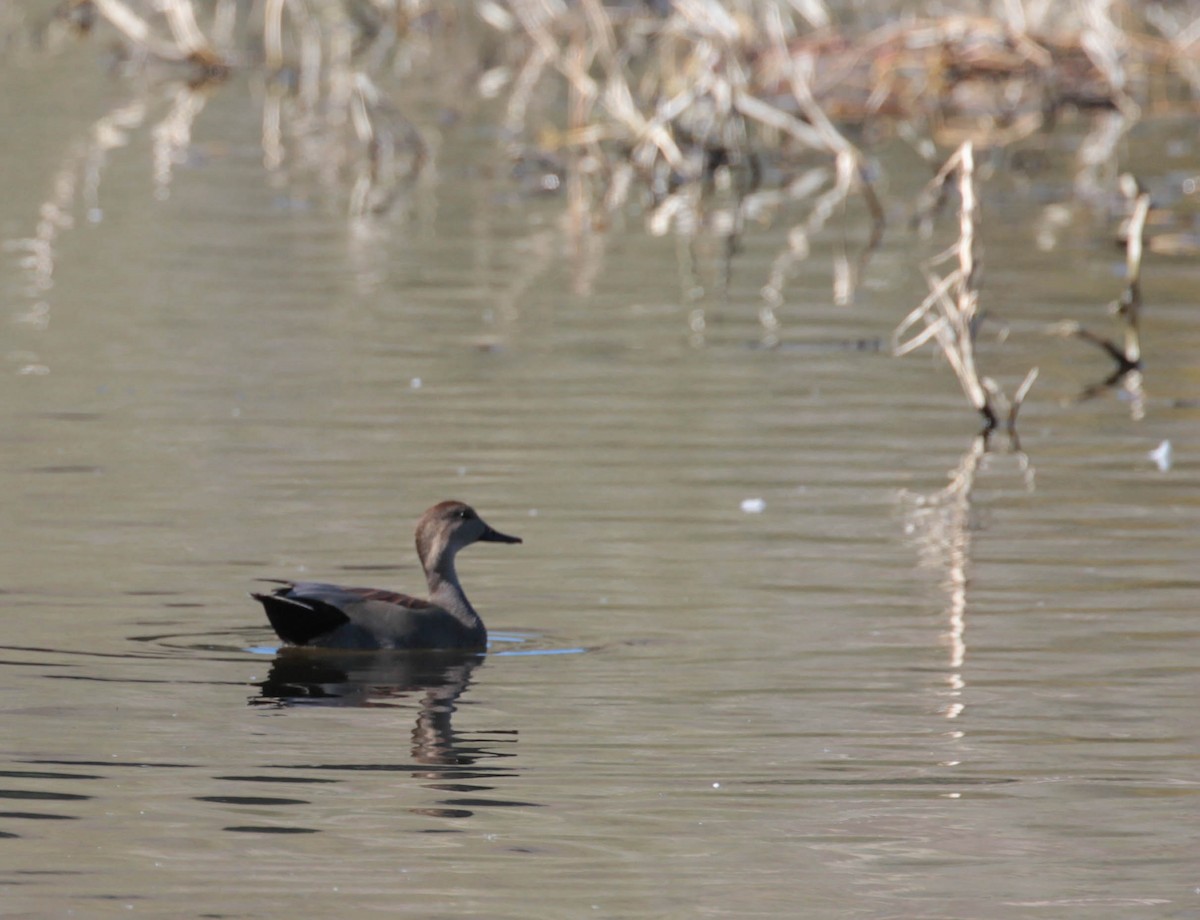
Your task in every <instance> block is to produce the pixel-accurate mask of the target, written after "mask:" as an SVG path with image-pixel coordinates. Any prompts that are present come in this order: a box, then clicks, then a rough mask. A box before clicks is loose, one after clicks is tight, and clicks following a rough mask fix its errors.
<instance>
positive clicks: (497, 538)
mask: <svg viewBox="0 0 1200 920" xmlns="http://www.w3.org/2000/svg"><path fill="white" fill-rule="evenodd" d="M479 539H480V540H485V541H486V542H488V543H520V542H521V538H520V537H510V536H509V535H508V534H506V533H501V532H500V531H498V530H492V528H490V527H489V528H488V529H487V530H485V531H484V532H483V536H482V537H480V538H479Z"/></svg>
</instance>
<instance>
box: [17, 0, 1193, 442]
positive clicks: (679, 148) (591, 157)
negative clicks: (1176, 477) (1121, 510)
mask: <svg viewBox="0 0 1200 920" xmlns="http://www.w3.org/2000/svg"><path fill="white" fill-rule="evenodd" d="M57 9H58V14H57V16H56V17H55V18H54V19H52V20H51V21H50V22H49V23H47V24H45V27H44V28H42V29H41V30H40V31H41V34H42V35H43V36H49V35H50V34H51V33H52V32H54V31H55V28H56V27H57V28H58V30H59V31H60V32H62V31H64V30H67V31H73V32H77V33H85V34H86V33H90V32H99V31H100V30H101V29H104V30H105V31H106V32H111V33H115V34H116V35H117V36H119V38H120V43H121V46H122V51H121V57H122V67H121V71H122V72H123V73H127V74H128V73H151V74H153V75H154V76H155V77H156V78H158V79H160V80H164V81H171V82H172V83H173V85H175V86H176V87H177V88H176V89H174V90H172V91H170V92H171V94H172V95H173V99H172V101H171V103H170V108H171V111H170V113H169V114H168V115H167V116H165V117H164V118H163V119H162V120H161V122H159V123H158V127H157V128H156V129H155V137H156V144H157V147H156V151H157V153H158V154H159V155H156V160H155V164H156V165H155V171H156V180H157V183H158V190H159V193H160V194H166V192H167V190H168V188H169V181H170V173H171V166H172V163H173V162H174V161H175V160H176V159H177V158H178V157H179V156H181V155H182V154H183V152H184V149H185V147H186V146H187V145H188V144H189V143H190V138H191V129H192V125H193V124H194V123H195V120H196V118H197V117H198V115H199V113H200V111H201V109H202V108H203V107H204V102H205V99H206V98H207V97H206V96H205V95H204V94H205V92H215V91H224V90H225V89H226V88H227V87H228V86H229V85H230V81H229V80H228V77H229V76H230V75H231V74H233V73H238V72H241V73H249V74H251V75H252V76H253V78H254V79H253V80H252V81H251V83H250V85H251V86H253V87H255V88H256V89H261V91H262V93H261V105H262V148H263V162H264V165H265V167H266V169H267V171H268V173H269V175H270V176H271V177H272V178H273V179H276V180H278V181H279V182H280V183H281V184H288V185H300V186H303V185H304V184H305V183H309V182H315V183H316V184H317V186H318V187H319V188H321V189H323V190H326V191H327V192H330V193H332V195H334V196H336V199H337V200H339V201H341V202H344V204H345V207H346V210H347V212H348V213H349V214H350V215H351V216H352V217H353V218H362V219H369V218H371V217H372V216H375V215H379V214H382V213H385V212H388V211H389V210H392V209H394V208H395V206H396V202H397V201H398V200H401V199H402V197H403V192H404V190H405V189H406V188H407V186H408V185H409V184H410V183H411V182H412V181H413V180H415V179H416V178H417V177H418V176H420V175H422V174H423V173H424V172H425V167H426V165H427V163H428V161H429V159H430V156H431V150H430V148H429V146H428V145H427V144H426V141H425V138H424V137H423V134H422V132H421V131H419V130H418V129H417V127H416V126H415V125H414V124H413V123H411V122H410V121H409V120H408V119H407V118H406V117H404V116H403V115H402V114H401V106H400V104H399V98H400V94H401V92H402V88H403V86H404V85H405V84H408V85H414V84H421V81H422V79H424V80H425V81H426V85H428V84H432V83H433V82H435V81H436V83H438V84H439V85H442V86H445V85H450V86H453V87H468V86H473V87H475V88H476V89H477V90H478V95H479V97H480V98H482V99H490V100H496V101H498V102H499V103H500V104H501V108H502V112H501V113H500V115H499V116H498V117H499V119H500V121H501V127H502V129H503V130H502V131H501V132H500V138H501V142H502V144H503V146H504V148H505V152H506V153H507V155H508V157H509V160H510V162H511V163H512V164H514V168H515V174H517V175H520V176H525V177H531V178H530V181H526V182H524V183H522V185H523V187H525V188H526V189H527V190H529V191H530V192H533V193H539V194H540V193H545V192H552V193H560V194H562V195H563V199H564V201H565V214H564V221H563V229H564V231H565V235H566V237H567V241H568V252H569V253H571V254H572V255H574V256H576V261H577V262H578V263H579V267H578V270H577V271H578V274H579V281H578V286H580V287H586V285H587V283H588V280H587V279H588V278H589V277H590V276H592V275H594V273H595V270H596V266H597V262H598V260H597V257H596V252H597V247H598V246H602V245H603V243H596V240H597V239H598V238H602V237H603V234H602V233H601V232H599V231H602V230H603V229H604V228H605V227H607V226H610V225H612V224H614V223H616V222H618V221H620V220H621V219H623V217H624V215H625V214H626V213H628V212H631V211H632V212H636V213H640V214H642V215H644V217H645V220H646V226H647V229H648V230H649V232H651V233H654V234H667V233H672V234H675V235H676V236H677V237H678V238H679V239H680V241H681V245H680V247H679V249H680V252H681V255H682V259H681V262H682V268H683V275H684V279H683V287H684V290H685V298H686V299H688V300H689V301H691V302H693V303H694V305H695V309H693V310H692V311H691V313H690V315H689V322H690V326H691V330H692V332H693V334H694V336H695V337H696V338H697V339H699V338H700V337H702V336H703V334H704V330H705V324H706V316H705V310H704V308H703V307H701V306H700V305H699V302H701V301H702V300H703V299H704V298H705V296H706V294H708V293H709V292H712V291H715V292H716V294H717V296H718V297H719V298H723V297H724V296H725V295H727V292H728V290H729V288H730V283H729V279H730V277H731V275H732V263H733V260H734V258H735V256H736V254H737V252H738V251H739V249H740V247H741V240H742V238H743V237H744V235H745V234H746V233H747V232H748V231H749V230H750V229H751V228H753V227H754V226H756V225H759V224H764V223H769V222H783V223H785V226H786V227H787V228H788V232H787V234H786V240H785V243H784V244H783V245H782V246H781V248H780V251H779V252H778V253H777V255H776V257H775V258H774V259H773V260H772V263H771V266H770V268H769V270H768V271H767V275H766V277H765V278H764V279H763V280H762V283H761V285H760V300H759V304H758V306H759V318H760V320H761V323H762V326H763V332H764V338H765V340H766V341H767V342H774V341H775V340H776V339H777V337H778V331H779V328H780V325H781V320H780V308H781V307H782V306H783V305H784V304H785V302H786V291H787V286H788V284H789V282H790V279H791V278H792V277H793V275H794V274H795V273H796V271H797V270H798V267H799V266H801V265H802V264H804V263H806V262H807V260H808V259H809V258H810V257H811V251H812V249H813V246H812V241H813V238H814V237H815V236H817V235H818V234H820V233H822V232H824V231H826V230H827V228H828V227H829V225H830V222H831V221H833V220H835V219H836V218H837V217H839V216H843V215H846V214H847V213H848V212H849V211H850V209H852V208H857V209H859V210H860V211H861V212H862V214H863V215H865V217H866V218H867V219H868V222H869V225H870V227H871V229H870V230H869V231H868V232H867V233H865V234H864V235H865V236H866V237H867V239H864V240H862V241H860V242H858V243H853V244H849V245H848V244H846V243H844V242H843V243H842V246H841V250H840V251H836V252H835V253H834V255H833V256H832V262H833V265H832V272H831V275H832V299H833V301H834V302H835V303H838V304H848V303H850V302H852V301H853V299H854V295H855V290H856V286H857V284H858V279H859V276H860V275H861V273H862V272H863V271H864V270H865V269H866V266H867V260H868V258H869V257H870V255H871V253H872V252H873V250H874V247H875V245H876V244H877V243H878V241H879V238H880V235H881V233H882V229H883V221H884V213H885V208H884V206H883V203H882V202H881V200H880V197H879V196H880V191H879V185H880V184H881V183H877V181H876V175H877V173H878V170H877V168H876V167H875V166H874V165H872V167H871V168H868V167H867V165H866V160H865V157H864V154H863V153H862V150H861V149H860V145H865V144H868V143H871V142H872V141H873V140H877V139H880V138H886V137H891V136H899V137H901V138H903V139H905V140H906V141H908V142H909V143H910V144H911V145H912V146H913V147H914V149H915V150H917V151H918V152H919V153H920V154H921V155H922V156H924V157H925V158H926V159H928V160H929V161H930V162H931V163H932V162H936V161H937V160H938V159H939V158H940V155H939V154H938V148H939V145H940V146H941V147H943V148H944V147H946V146H947V145H954V146H956V147H959V149H960V150H961V149H963V148H962V144H963V143H964V142H969V143H971V144H972V145H973V146H974V147H977V148H984V147H986V148H996V147H999V146H1003V145H1006V144H1013V143H1016V142H1018V141H1020V140H1022V139H1024V138H1028V137H1030V136H1031V135H1032V134H1033V133H1034V132H1036V131H1039V130H1048V129H1049V128H1050V127H1052V126H1053V124H1054V121H1055V119H1056V118H1057V117H1058V116H1059V115H1060V113H1062V112H1064V111H1067V110H1073V111H1086V112H1089V113H1096V114H1095V115H1094V119H1093V124H1092V130H1091V133H1090V134H1089V138H1088V141H1087V142H1086V143H1085V144H1084V145H1083V146H1082V148H1081V150H1080V152H1079V156H1078V166H1077V175H1076V188H1077V191H1078V192H1079V193H1080V194H1081V195H1084V196H1087V197H1089V198H1091V199H1093V200H1100V199H1101V198H1102V196H1104V195H1106V194H1107V192H1108V190H1109V188H1110V187H1111V185H1112V182H1113V181H1114V180H1115V176H1116V174H1117V171H1116V169H1115V166H1114V164H1115V162H1116V157H1117V154H1116V144H1117V141H1118V140H1119V139H1120V138H1122V137H1124V136H1126V135H1127V133H1128V130H1129V128H1130V127H1131V126H1132V125H1133V124H1134V123H1135V121H1136V120H1137V118H1138V117H1139V116H1140V113H1141V111H1142V110H1143V109H1145V108H1146V107H1147V103H1155V104H1158V103H1162V102H1166V103H1167V104H1172V103H1173V100H1172V99H1171V98H1170V88H1171V87H1173V86H1178V85H1179V84H1180V83H1181V82H1182V83H1183V84H1185V85H1186V86H1187V87H1188V88H1190V89H1191V90H1192V91H1193V92H1200V68H1198V67H1197V66H1196V65H1195V63H1194V61H1193V58H1194V57H1195V49H1196V46H1197V40H1196V36H1197V35H1198V34H1200V20H1196V21H1189V20H1187V19H1186V18H1185V16H1184V14H1183V13H1181V12H1180V11H1179V10H1176V9H1170V10H1167V9H1163V8H1161V7H1159V6H1155V7H1151V8H1149V9H1147V10H1145V11H1142V10H1140V9H1138V8H1132V7H1128V6H1124V5H1114V4H1112V3H1110V2H1106V0H1080V2H1077V3H1074V4H1071V5H1070V6H1069V8H1067V9H1063V8H1061V5H1056V4H1023V3H1006V4H1000V5H997V6H996V11H995V12H994V13H993V14H992V15H988V16H984V15H971V14H969V13H963V14H956V15H945V16H934V15H928V16H925V17H920V16H914V17H913V18H911V19H907V20H904V21H902V22H891V23H889V24H887V25H884V26H883V27H880V28H872V27H871V23H870V22H866V21H860V22H857V23H856V22H854V21H853V20H854V18H855V17H856V16H857V17H858V18H859V19H860V20H866V18H867V16H868V15H869V14H867V13H854V14H851V13H846V12H845V11H839V17H835V16H834V15H833V14H832V13H831V11H830V9H829V8H828V7H827V5H826V4H824V3H822V2H820V0H793V2H791V3H784V2H776V0H672V2H670V3H669V4H668V3H656V2H647V3H639V4H631V3H606V2H603V0H577V2H571V3H568V2H563V0H480V2H478V3H473V4H470V5H464V4H462V3H461V2H456V0H406V2H404V3H396V2H395V0H354V2H350V3H347V2H343V0H259V2H256V3H253V4H245V3H242V2H239V0H208V2H206V3H204V4H199V3H196V2H194V0H154V2H152V0H63V2H62V3H61V4H60V5H59V7H58V8H57ZM447 49H453V53H447ZM1168 78H1171V79H1168ZM451 92H453V91H451ZM443 95H444V96H445V95H449V94H448V93H443ZM457 95H458V97H459V98H456V99H455V100H454V103H453V107H455V108H461V107H464V104H465V100H464V99H463V98H462V94H461V93H460V94H457ZM147 117H149V118H152V117H153V116H147ZM851 137H853V138H854V140H853V141H852V140H851ZM957 157H958V159H957V166H958V167H959V175H960V178H961V176H962V175H963V171H962V169H961V167H962V165H963V163H964V162H965V160H964V158H963V155H962V154H961V153H960V154H958V155H957ZM949 172H950V170H949V168H948V167H947V169H944V170H943V171H942V173H943V174H942V181H943V182H944V181H945V179H946V178H947V176H948V174H949ZM967 213H972V212H970V211H968V212H967ZM711 241H716V244H717V246H716V251H717V258H716V260H715V261H717V262H718V263H719V264H718V265H717V266H716V267H715V271H716V277H715V278H712V279H709V280H707V281H706V280H704V271H703V263H704V262H705V261H706V260H705V258H704V255H705V254H706V253H705V251H704V250H705V246H706V245H709V244H710V243H711ZM969 251H970V250H969V248H967V249H964V250H961V251H960V252H969ZM707 254H708V255H711V252H709V253H707ZM708 261H709V262H711V261H713V260H711V259H709V260H708ZM960 263H961V258H960ZM933 267H934V266H933V265H931V266H930V269H931V270H932V268H933ZM957 271H958V272H959V274H960V277H953V275H954V273H952V275H951V276H948V277H947V278H946V279H942V281H944V282H946V284H948V285H955V284H958V283H959V282H960V281H962V282H964V283H969V282H970V280H971V277H972V273H971V272H970V271H967V270H966V268H965V267H964V266H962V265H961V264H960V267H959V269H958V270H957ZM936 283H939V284H940V283H941V282H940V281H939V282H936ZM947 290H948V289H947ZM946 293H947V292H946V291H943V292H942V293H941V294H938V295H935V296H934V299H933V301H932V302H930V303H929V304H928V305H927V307H926V309H925V310H924V311H923V313H924V315H923V316H921V317H913V318H910V321H911V322H913V323H917V324H921V323H929V322H930V320H929V319H928V317H931V316H932V315H933V313H934V312H936V311H937V310H943V307H944V305H945V300H944V296H945V295H946ZM951 299H954V300H956V301H957V302H958V309H959V312H960V315H961V318H963V319H965V320H966V322H967V329H971V325H972V316H973V314H972V313H971V312H970V311H969V310H964V309H963V308H964V307H966V306H969V305H968V304H966V303H965V302H964V300H963V298H962V297H960V296H955V295H951ZM931 311H932V312H931ZM943 319H945V320H946V322H945V323H943V324H942V326H943V328H942V329H939V330H934V329H933V328H932V325H926V326H925V329H926V331H927V332H930V331H932V334H933V336H934V337H935V338H937V340H938V342H939V344H941V345H942V347H943V350H944V353H945V354H946V355H947V358H948V359H949V360H951V362H952V364H955V369H956V373H958V374H959V379H960V381H961V382H962V385H963V388H964V392H966V393H967V396H968V398H969V399H970V401H971V403H972V405H973V406H974V407H975V408H976V409H977V410H978V411H980V412H981V414H983V415H984V418H985V420H986V423H987V424H988V425H995V424H996V423H997V422H998V420H999V415H998V413H1001V412H1003V410H1004V406H1003V405H1002V403H1003V402H1004V400H1003V397H1002V395H1000V394H999V392H998V391H992V390H991V389H990V388H989V387H990V382H989V381H988V380H987V378H986V377H982V376H981V375H979V374H978V373H977V372H976V371H975V369H974V355H973V351H972V345H971V342H970V336H969V335H960V334H959V332H958V331H954V329H955V322H956V321H951V320H950V319H949V314H948V313H946V312H945V311H944V310H943ZM947 333H952V334H953V335H954V336H955V337H957V341H956V342H954V343H951V342H950V340H949V339H947V338H946V337H945V336H946V334H947ZM948 344H952V345H953V347H951V348H947V345H948ZM1018 403H1019V399H1017V400H1014V402H1013V404H1012V407H1010V409H1009V412H1010V422H1011V420H1012V417H1013V416H1012V411H1013V409H1015V406H1016V405H1017V404H1018Z"/></svg>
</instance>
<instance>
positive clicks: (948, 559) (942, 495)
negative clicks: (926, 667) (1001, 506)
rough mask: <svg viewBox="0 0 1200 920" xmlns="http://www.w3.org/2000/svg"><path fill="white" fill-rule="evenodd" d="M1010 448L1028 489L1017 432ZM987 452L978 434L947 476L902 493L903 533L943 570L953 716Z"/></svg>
mask: <svg viewBox="0 0 1200 920" xmlns="http://www.w3.org/2000/svg"><path fill="white" fill-rule="evenodd" d="M1010 445H1011V452H1012V454H1013V456H1015V457H1016V460H1017V468H1018V470H1019V472H1020V473H1021V476H1022V479H1023V481H1024V485H1025V488H1026V490H1027V491H1029V492H1032V491H1033V489H1034V470H1033V467H1032V466H1031V465H1030V463H1029V458H1028V457H1027V456H1026V455H1025V453H1024V452H1023V451H1022V450H1021V449H1020V445H1019V444H1018V442H1017V440H1016V438H1015V436H1012V437H1010ZM989 456H991V450H990V438H989V435H988V434H987V433H982V434H978V435H976V436H975V437H974V438H972V440H971V444H970V445H969V446H968V448H967V450H966V451H965V452H964V453H963V455H962V457H961V459H960V460H959V462H958V466H956V467H955V468H954V469H952V470H951V471H950V474H949V478H950V482H949V483H948V484H947V485H946V486H945V487H944V488H942V489H939V490H938V491H936V492H933V493H929V494H920V493H916V492H908V491H905V492H903V493H901V496H900V500H901V507H902V513H903V516H904V527H905V533H906V535H907V536H908V538H909V539H910V540H911V541H912V543H913V544H914V546H915V547H916V549H917V552H918V560H919V564H920V566H921V567H922V568H924V569H927V570H930V571H933V572H937V573H939V574H940V576H941V580H940V586H941V588H942V590H943V591H945V594H946V604H945V609H944V613H945V618H946V632H945V633H944V634H943V635H944V638H945V642H946V645H947V647H948V649H949V661H948V668H949V674H948V676H947V679H946V680H947V686H948V688H949V689H948V691H947V694H948V696H949V699H950V702H949V703H948V704H947V705H946V707H945V709H944V713H945V715H946V717H947V718H949V719H953V718H956V717H957V716H959V715H960V714H961V713H962V711H963V702H962V699H961V698H962V694H963V690H964V689H965V688H966V686H967V680H966V676H965V673H964V668H965V665H966V658H967V639H966V632H967V611H968V600H969V594H968V592H969V588H970V571H971V550H972V537H973V533H974V529H975V528H974V526H973V517H972V499H973V495H974V490H975V480H976V477H977V475H978V474H979V472H980V471H981V470H984V469H986V462H987V459H988V457H989Z"/></svg>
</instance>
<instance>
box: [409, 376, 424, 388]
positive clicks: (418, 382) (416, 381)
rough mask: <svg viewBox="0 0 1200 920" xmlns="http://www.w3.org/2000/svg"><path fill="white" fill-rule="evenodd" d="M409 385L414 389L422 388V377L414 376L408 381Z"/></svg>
mask: <svg viewBox="0 0 1200 920" xmlns="http://www.w3.org/2000/svg"><path fill="white" fill-rule="evenodd" d="M408 385H409V386H410V387H411V388H412V389H414V390H419V389H421V378H420V377H414V378H413V379H412V380H410V381H409V382H408Z"/></svg>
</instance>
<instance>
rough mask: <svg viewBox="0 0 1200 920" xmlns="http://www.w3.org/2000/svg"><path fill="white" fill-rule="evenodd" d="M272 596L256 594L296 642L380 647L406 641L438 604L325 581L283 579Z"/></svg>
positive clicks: (282, 634) (275, 626)
mask: <svg viewBox="0 0 1200 920" xmlns="http://www.w3.org/2000/svg"><path fill="white" fill-rule="evenodd" d="M279 584H281V585H282V587H279V588H276V589H275V590H274V591H272V592H271V593H270V594H258V593H255V594H252V595H251V596H252V597H253V598H254V599H255V600H257V601H258V602H259V603H260V604H262V605H263V609H265V610H266V612H267V619H268V620H270V621H271V627H272V628H273V629H274V630H275V632H276V633H277V634H278V635H279V638H281V639H283V641H284V642H290V643H292V644H293V645H336V646H346V647H356V648H379V647H381V646H384V645H395V644H397V643H401V644H402V643H403V640H404V636H405V634H406V633H408V632H411V631H412V630H414V629H415V628H416V619H417V617H418V615H419V614H420V613H421V611H424V610H429V609H433V608H434V607H435V605H434V604H431V603H430V602H429V601H425V600H421V599H420V598H416V597H411V596H409V595H407V594H400V593H399V592H396V591H383V590H381V589H378V588H347V587H343V586H342V585H329V584H324V583H322V582H290V581H285V582H279Z"/></svg>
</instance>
